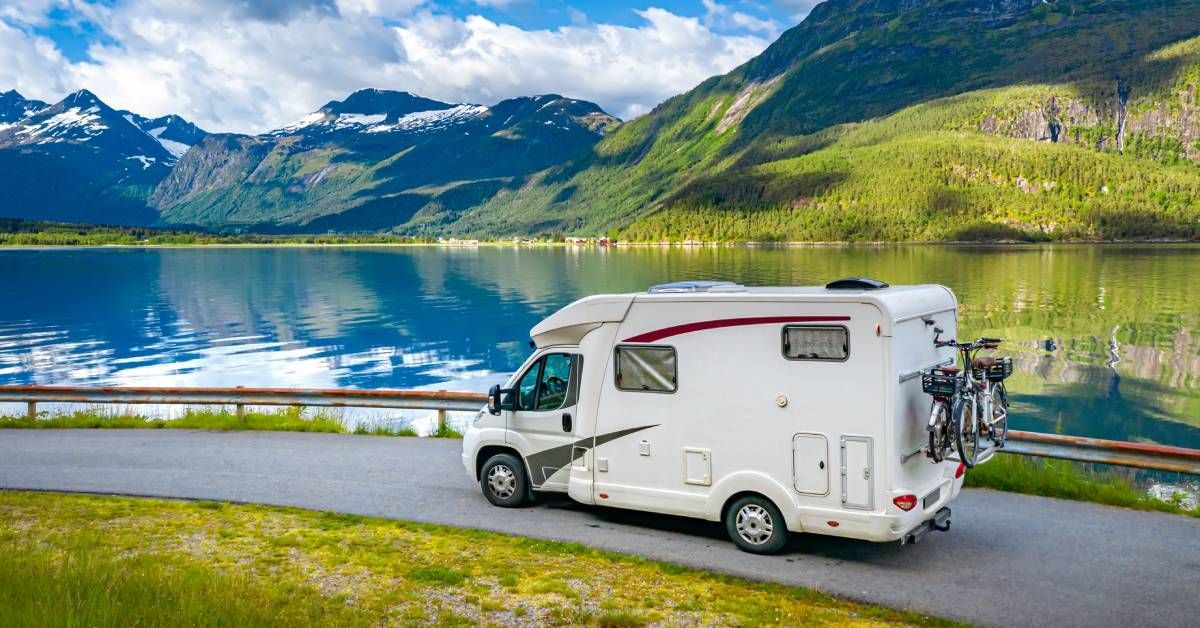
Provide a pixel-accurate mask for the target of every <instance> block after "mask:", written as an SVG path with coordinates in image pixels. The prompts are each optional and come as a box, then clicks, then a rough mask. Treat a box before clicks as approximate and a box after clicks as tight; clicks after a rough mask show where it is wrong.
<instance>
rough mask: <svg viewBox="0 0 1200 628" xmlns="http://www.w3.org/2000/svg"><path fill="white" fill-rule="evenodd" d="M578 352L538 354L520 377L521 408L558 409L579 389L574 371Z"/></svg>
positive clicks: (519, 396)
mask: <svg viewBox="0 0 1200 628" xmlns="http://www.w3.org/2000/svg"><path fill="white" fill-rule="evenodd" d="M576 361H577V358H576V356H573V355H571V354H568V353H550V354H547V355H544V356H542V357H540V358H538V360H537V362H534V363H533V364H530V365H529V369H528V370H527V371H525V374H524V375H522V376H521V379H519V380H517V385H516V389H517V409H518V410H525V411H533V412H548V411H550V410H557V409H559V408H561V407H563V405H565V404H566V402H567V397H568V396H570V394H571V393H575V386H574V382H572V379H573V378H572V374H573V373H574V372H575V370H576V369H575V362H576Z"/></svg>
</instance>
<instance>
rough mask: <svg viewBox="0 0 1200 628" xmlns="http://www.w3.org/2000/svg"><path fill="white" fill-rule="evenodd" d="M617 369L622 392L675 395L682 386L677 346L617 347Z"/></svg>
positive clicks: (618, 386) (619, 386)
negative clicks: (676, 355)
mask: <svg viewBox="0 0 1200 628" xmlns="http://www.w3.org/2000/svg"><path fill="white" fill-rule="evenodd" d="M615 370H616V380H617V381H616V384H617V388H619V389H621V390H633V391H639V392H666V393H673V392H675V389H676V388H677V387H678V369H677V366H676V362H675V348H674V347H633V346H622V347H617V353H616V369H615Z"/></svg>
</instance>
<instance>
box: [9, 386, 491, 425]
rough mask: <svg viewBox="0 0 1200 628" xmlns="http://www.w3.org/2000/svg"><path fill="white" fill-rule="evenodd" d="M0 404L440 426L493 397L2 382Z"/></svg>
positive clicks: (32, 410) (30, 410) (33, 410)
mask: <svg viewBox="0 0 1200 628" xmlns="http://www.w3.org/2000/svg"><path fill="white" fill-rule="evenodd" d="M0 402H5V403H24V404H27V406H26V407H27V414H28V416H29V417H30V418H36V417H37V405H38V404H39V403H95V404H109V403H112V404H154V405H158V404H162V405H200V406H234V407H235V408H236V410H237V416H238V418H239V419H242V420H245V418H246V406H315V407H327V408H386V409H395V410H436V411H437V413H438V426H439V427H444V426H445V424H446V413H447V412H475V411H476V410H479V408H481V407H483V404H484V403H486V402H487V395H484V394H481V393H467V392H447V391H444V390H442V391H423V390H345V389H323V388H149V387H137V388H135V387H87V388H83V387H77V386H0Z"/></svg>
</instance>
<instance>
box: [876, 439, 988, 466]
mask: <svg viewBox="0 0 1200 628" xmlns="http://www.w3.org/2000/svg"><path fill="white" fill-rule="evenodd" d="M1000 449H1001V447H1000V446H999V445H997V444H995V443H992V445H991V446H990V447H988V448H987V449H984V450H983V451H980V452H979V455H978V456H976V457H975V464H982V463H984V462H987V461H988V460H991V459H992V456H994V455H996V452H997V451H999V450H1000ZM921 454H925V455H929V445H921V446H920V447H918V448H916V449H914V450H913V451H910V452H908V453H906V454H901V456H900V464H904V463H906V462H908V461H909V460H912V459H913V458H915V457H917V456H919V455H921ZM942 462H962V458H961V457H960V456H959V455H958V454H957V453H953V452H951V453H948V454H946V457H945V458H942Z"/></svg>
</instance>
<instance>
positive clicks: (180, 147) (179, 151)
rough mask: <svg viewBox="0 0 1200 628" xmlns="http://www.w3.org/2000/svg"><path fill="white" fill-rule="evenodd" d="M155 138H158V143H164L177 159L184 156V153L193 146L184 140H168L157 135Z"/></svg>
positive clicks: (163, 145) (164, 146)
mask: <svg viewBox="0 0 1200 628" xmlns="http://www.w3.org/2000/svg"><path fill="white" fill-rule="evenodd" d="M154 139H157V140H158V143H159V144H162V147H163V148H165V149H167V152H168V153H171V155H173V156H174V157H175V158H176V159H179V158H180V157H183V154H184V153H186V152H188V149H190V148H191V145H189V144H184V143H183V142H176V141H172V140H166V139H163V138H161V137H157V138H154Z"/></svg>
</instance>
